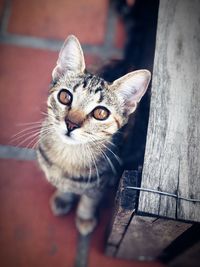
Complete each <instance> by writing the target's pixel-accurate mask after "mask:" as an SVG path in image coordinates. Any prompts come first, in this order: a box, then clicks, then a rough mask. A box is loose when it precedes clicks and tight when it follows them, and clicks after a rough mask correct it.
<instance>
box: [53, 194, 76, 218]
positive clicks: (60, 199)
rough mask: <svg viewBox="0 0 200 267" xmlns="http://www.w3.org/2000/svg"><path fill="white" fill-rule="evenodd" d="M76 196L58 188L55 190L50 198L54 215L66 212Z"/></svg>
mask: <svg viewBox="0 0 200 267" xmlns="http://www.w3.org/2000/svg"><path fill="white" fill-rule="evenodd" d="M76 199H77V196H76V195H75V194H74V193H71V192H65V193H63V192H60V191H59V190H57V191H55V193H54V194H53V195H52V197H51V198H50V207H51V210H52V212H53V214H54V215H56V216H61V215H65V214H67V213H68V212H69V211H70V210H71V208H72V206H73V204H74V202H75V200H76Z"/></svg>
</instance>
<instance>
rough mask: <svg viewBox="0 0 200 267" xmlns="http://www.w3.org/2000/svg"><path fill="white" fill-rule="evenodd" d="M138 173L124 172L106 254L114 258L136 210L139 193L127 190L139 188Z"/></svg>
mask: <svg viewBox="0 0 200 267" xmlns="http://www.w3.org/2000/svg"><path fill="white" fill-rule="evenodd" d="M137 184H138V172H137V171H124V173H123V175H122V178H121V180H120V184H119V188H118V191H117V195H116V202H115V210H114V216H113V222H112V224H111V229H110V235H109V237H108V240H107V247H106V254H107V255H110V256H114V254H115V252H116V251H115V249H116V250H117V248H118V246H119V244H120V242H121V239H122V237H123V235H124V233H125V230H126V228H127V226H128V224H129V222H130V220H131V217H132V216H133V213H134V211H135V208H136V201H137V197H138V192H135V191H134V190H132V189H129V188H127V187H128V186H137Z"/></svg>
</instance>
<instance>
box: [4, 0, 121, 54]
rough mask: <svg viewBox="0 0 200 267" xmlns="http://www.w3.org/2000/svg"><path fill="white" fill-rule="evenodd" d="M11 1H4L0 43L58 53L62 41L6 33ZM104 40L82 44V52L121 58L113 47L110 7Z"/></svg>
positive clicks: (113, 20)
mask: <svg viewBox="0 0 200 267" xmlns="http://www.w3.org/2000/svg"><path fill="white" fill-rule="evenodd" d="M11 4H12V1H11V0H6V1H5V4H4V11H3V15H2V20H1V26H0V43H1V44H10V45H17V46H22V47H28V48H38V49H44V50H46V49H48V50H51V51H59V50H60V47H61V46H62V43H63V40H56V39H50V38H49V39H48V38H42V37H36V36H27V35H19V34H14V33H8V32H7V28H8V23H9V18H10V14H11ZM105 28H106V32H105V39H104V43H103V45H91V44H83V45H82V47H83V50H84V52H85V53H90V54H95V55H97V56H99V57H101V58H102V59H108V58H109V57H113V56H114V57H116V56H117V57H119V58H121V57H122V51H121V49H119V48H116V47H114V46H113V44H114V36H115V30H116V16H115V15H114V12H113V9H112V6H109V7H108V14H107V23H106V25H105Z"/></svg>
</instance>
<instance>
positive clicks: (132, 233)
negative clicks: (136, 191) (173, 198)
mask: <svg viewBox="0 0 200 267" xmlns="http://www.w3.org/2000/svg"><path fill="white" fill-rule="evenodd" d="M190 226H191V225H190V224H187V223H182V222H177V221H174V220H167V219H159V218H155V217H144V216H137V215H135V216H134V217H133V218H132V221H131V223H130V224H129V227H128V230H127V231H126V233H125V236H124V238H123V240H122V242H121V244H120V247H119V249H118V251H117V254H116V256H117V257H119V258H124V259H129V260H131V259H138V260H152V259H155V258H157V257H158V256H159V255H160V253H161V252H162V250H163V249H165V248H166V247H167V246H168V245H169V244H170V243H171V242H172V241H173V240H174V239H175V238H177V237H178V236H179V235H181V234H182V233H183V232H184V231H185V230H187V229H188V228H189V227H190Z"/></svg>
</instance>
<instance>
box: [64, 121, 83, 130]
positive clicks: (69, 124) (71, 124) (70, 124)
mask: <svg viewBox="0 0 200 267" xmlns="http://www.w3.org/2000/svg"><path fill="white" fill-rule="evenodd" d="M65 123H66V125H67V130H68V131H69V132H72V131H73V130H75V129H77V128H80V125H79V124H77V123H75V122H72V121H70V120H67V119H65Z"/></svg>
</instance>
